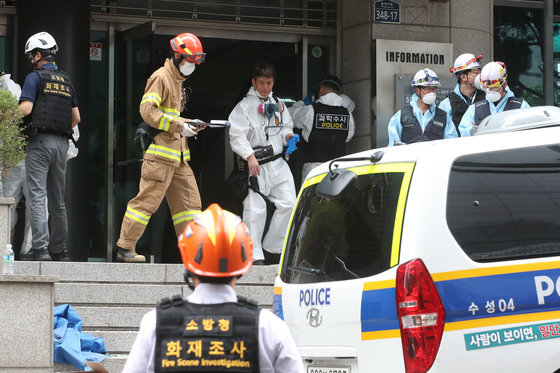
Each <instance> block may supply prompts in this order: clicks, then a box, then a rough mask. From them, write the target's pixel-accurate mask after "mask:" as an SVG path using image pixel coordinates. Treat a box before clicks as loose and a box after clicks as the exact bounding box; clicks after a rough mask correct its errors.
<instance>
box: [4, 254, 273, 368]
mask: <svg viewBox="0 0 560 373" xmlns="http://www.w3.org/2000/svg"><path fill="white" fill-rule="evenodd" d="M15 272H16V274H21V275H50V276H58V278H59V279H60V280H59V282H57V283H56V284H55V286H54V299H55V305H59V304H66V303H69V304H71V305H72V307H74V309H75V310H76V312H77V313H78V314H79V315H80V317H81V318H82V320H83V325H82V328H83V331H84V332H86V333H89V334H91V335H93V336H95V337H103V338H104V339H105V345H106V346H107V350H108V358H107V359H105V360H104V361H103V362H102V364H101V365H102V366H103V367H104V368H105V369H107V371H109V372H111V373H114V372H120V371H122V369H123V367H124V364H125V362H126V358H127V354H128V352H129V351H130V348H131V347H132V344H133V343H134V339H135V338H136V335H137V333H138V328H139V326H140V321H141V319H142V317H143V316H144V314H145V313H146V312H148V311H150V310H151V309H152V308H153V307H154V306H155V304H156V302H157V301H158V300H160V299H161V298H164V297H168V296H172V295H175V294H180V295H181V296H182V297H183V298H185V297H187V296H188V295H189V294H191V290H190V289H189V288H188V286H187V285H186V284H185V280H184V277H183V274H184V266H183V265H182V264H133V263H127V264H123V263H81V262H70V263H62V262H20V261H18V262H16V265H15ZM277 272H278V266H256V267H252V268H251V270H249V272H248V273H246V274H245V275H243V277H242V278H241V279H240V281H239V282H238V285H237V286H236V291H237V293H238V294H239V295H243V296H245V297H248V298H252V299H255V300H257V301H258V302H259V304H260V305H261V306H262V307H265V308H269V309H270V308H272V295H273V284H274V278H275V276H276V274H277ZM75 371H77V369H76V368H74V367H72V366H70V365H66V364H55V368H54V372H75Z"/></svg>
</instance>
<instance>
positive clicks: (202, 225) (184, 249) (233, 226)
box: [123, 204, 303, 373]
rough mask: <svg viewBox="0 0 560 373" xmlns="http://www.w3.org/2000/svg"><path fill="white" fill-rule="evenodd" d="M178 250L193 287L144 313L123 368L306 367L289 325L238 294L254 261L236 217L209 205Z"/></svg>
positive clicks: (296, 370) (296, 371) (294, 372)
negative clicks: (238, 286)
mask: <svg viewBox="0 0 560 373" xmlns="http://www.w3.org/2000/svg"><path fill="white" fill-rule="evenodd" d="M179 250H180V252H181V257H182V259H183V263H184V265H185V268H186V274H185V279H186V281H187V284H188V285H189V287H191V289H194V292H193V293H192V294H191V295H190V296H189V297H188V298H187V299H186V300H184V299H182V298H181V297H180V296H179V295H177V296H174V297H171V298H167V299H163V300H161V301H160V302H158V304H157V306H156V309H155V310H152V311H150V312H148V313H147V314H146V315H144V317H143V318H142V321H141V324H140V330H139V332H138V335H137V337H136V340H135V341H134V344H133V346H132V349H131V351H130V354H129V355H128V360H127V362H126V364H125V366H124V369H123V373H133V372H134V373H152V372H158V373H159V372H161V373H163V372H205V371H219V372H229V371H232V372H267V373H268V372H270V373H271V372H277V373H280V372H287V373H300V372H303V364H302V360H301V357H300V355H299V352H298V349H297V347H296V345H295V342H294V340H293V338H292V336H291V334H290V332H289V330H288V327H287V325H286V324H285V323H284V322H283V321H282V320H281V319H279V318H278V317H276V316H275V315H274V314H273V313H272V312H270V311H268V310H265V309H261V308H260V307H259V306H258V304H257V303H256V302H255V301H253V300H250V299H246V298H243V297H239V296H237V295H236V294H235V285H236V283H237V280H238V279H239V278H240V277H241V275H242V274H244V273H246V272H247V271H248V270H249V268H250V267H251V266H252V263H253V243H252V240H251V237H250V236H249V233H248V231H247V227H246V226H245V224H244V223H243V222H242V221H241V219H240V218H239V217H238V216H236V215H234V214H232V213H230V212H228V211H225V210H222V208H221V207H220V206H218V205H217V204H212V205H210V207H208V209H206V210H205V211H204V212H203V213H201V214H199V215H197V216H196V217H195V218H194V219H193V220H192V221H191V222H189V224H188V225H187V227H186V229H185V231H184V233H183V234H181V235H180V236H179Z"/></svg>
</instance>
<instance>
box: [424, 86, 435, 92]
mask: <svg viewBox="0 0 560 373" xmlns="http://www.w3.org/2000/svg"><path fill="white" fill-rule="evenodd" d="M420 89H421V90H423V91H428V92H437V91H438V87H430V86H420Z"/></svg>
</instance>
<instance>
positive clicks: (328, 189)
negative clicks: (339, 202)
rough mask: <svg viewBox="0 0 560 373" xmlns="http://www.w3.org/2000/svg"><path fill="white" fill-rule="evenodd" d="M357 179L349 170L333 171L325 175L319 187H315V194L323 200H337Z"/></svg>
mask: <svg viewBox="0 0 560 373" xmlns="http://www.w3.org/2000/svg"><path fill="white" fill-rule="evenodd" d="M357 179H358V175H356V174H355V173H353V172H352V171H350V170H333V171H332V172H329V173H327V174H326V175H325V177H324V178H323V180H321V182H320V183H319V185H317V188H316V189H315V194H317V195H318V196H319V197H323V198H328V199H337V198H339V197H340V196H341V195H342V193H343V192H344V190H345V189H346V188H347V187H348V186H349V185H352V184H354V182H355V181H356V180H357Z"/></svg>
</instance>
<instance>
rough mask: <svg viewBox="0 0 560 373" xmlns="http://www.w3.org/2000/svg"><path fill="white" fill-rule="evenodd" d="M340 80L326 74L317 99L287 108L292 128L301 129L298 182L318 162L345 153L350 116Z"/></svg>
mask: <svg viewBox="0 0 560 373" xmlns="http://www.w3.org/2000/svg"><path fill="white" fill-rule="evenodd" d="M341 93H342V82H341V81H340V79H339V78H338V77H336V76H333V75H329V76H326V77H325V78H324V79H323V80H322V81H321V82H320V83H319V92H318V95H317V96H318V97H319V98H318V100H317V101H316V102H315V103H314V104H312V105H304V102H303V101H298V102H296V103H294V104H293V105H292V107H291V108H290V114H292V119H293V121H294V127H295V128H301V129H302V136H303V138H304V140H305V141H306V146H305V162H304V164H303V170H302V181H303V180H305V177H306V176H307V174H308V173H309V171H311V169H313V168H314V167H316V166H318V165H319V164H321V163H323V162H326V161H328V160H330V159H334V158H338V157H341V156H343V155H344V154H345V153H346V146H345V143H346V142H348V141H350V140H351V139H352V137H353V136H354V129H355V124H354V117H353V116H352V114H351V113H350V111H349V110H348V109H347V108H346V107H344V104H343V99H342V96H341Z"/></svg>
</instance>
